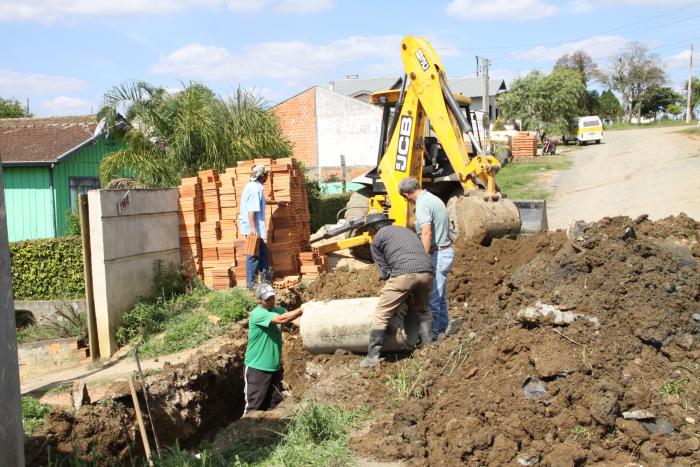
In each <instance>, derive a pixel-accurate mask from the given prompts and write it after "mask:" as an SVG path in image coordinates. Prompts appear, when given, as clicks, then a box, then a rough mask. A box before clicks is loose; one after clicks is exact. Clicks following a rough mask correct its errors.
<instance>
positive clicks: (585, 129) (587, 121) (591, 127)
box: [561, 115, 603, 144]
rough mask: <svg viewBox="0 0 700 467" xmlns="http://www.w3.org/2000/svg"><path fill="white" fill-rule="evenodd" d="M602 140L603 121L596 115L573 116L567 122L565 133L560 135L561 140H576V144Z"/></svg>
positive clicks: (563, 141)
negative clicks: (567, 126)
mask: <svg viewBox="0 0 700 467" xmlns="http://www.w3.org/2000/svg"><path fill="white" fill-rule="evenodd" d="M602 140H603V122H601V121H600V118H598V116H597V115H589V116H587V117H578V118H574V119H572V120H571V121H570V122H569V128H568V129H567V131H566V134H564V135H562V137H561V142H562V143H564V144H566V143H568V142H569V141H576V143H577V144H586V143H588V142H591V141H595V143H596V144H600V142H601V141H602Z"/></svg>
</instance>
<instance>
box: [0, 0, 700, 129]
mask: <svg viewBox="0 0 700 467" xmlns="http://www.w3.org/2000/svg"><path fill="white" fill-rule="evenodd" d="M0 31H2V41H0V97H4V98H10V97H11V98H16V99H19V100H20V101H22V102H23V103H25V102H26V101H27V100H28V101H29V107H30V110H31V111H32V112H33V113H34V115H36V116H52V115H83V114H88V113H91V112H96V111H97V110H98V109H99V107H100V104H101V102H102V96H103V94H104V93H105V92H106V91H108V90H109V89H110V88H112V87H113V86H116V85H119V84H121V83H124V82H127V81H130V80H143V81H147V82H149V83H151V84H155V85H161V86H164V87H167V88H169V89H181V88H182V87H183V86H184V85H186V84H187V83H189V82H191V81H196V82H202V83H204V84H206V85H207V86H209V87H211V88H212V89H214V90H215V91H216V92H218V93H220V94H221V95H227V94H230V93H233V92H234V91H235V90H236V89H237V88H238V87H239V86H240V87H242V88H245V89H252V90H253V91H254V92H255V93H257V94H258V95H260V96H262V97H264V98H265V99H266V100H267V102H268V103H269V104H270V105H274V104H275V103H278V102H281V101H283V100H285V99H287V98H289V97H292V96H293V95H295V94H297V93H299V92H301V91H303V90H304V89H307V88H309V87H311V86H324V87H326V86H328V83H329V82H330V81H332V80H337V79H343V78H345V77H346V76H347V75H359V77H361V78H370V77H382V76H399V75H401V74H402V73H403V70H402V67H401V61H400V52H399V47H400V43H401V38H403V37H404V36H406V35H409V34H412V35H418V36H424V37H426V38H427V39H428V40H429V41H430V42H431V44H432V45H433V47H434V48H435V49H436V51H437V52H438V54H439V55H440V57H441V59H442V62H443V64H444V66H445V68H446V72H447V75H448V78H449V77H450V76H453V77H457V76H473V75H474V73H475V68H476V65H475V63H476V60H475V56H476V55H479V56H482V57H486V58H489V59H490V60H491V69H490V75H491V77H492V78H503V79H505V80H506V83H507V84H508V83H510V82H511V81H512V80H513V79H514V78H515V77H517V76H520V75H524V74H526V73H527V72H528V71H530V70H534V69H538V70H541V71H546V72H548V71H550V70H551V68H552V65H553V64H554V62H555V61H556V59H557V58H558V57H559V56H561V55H562V54H564V53H571V52H573V51H575V50H584V51H585V52H587V53H588V54H590V55H591V56H592V57H593V59H594V60H595V61H596V62H597V63H598V65H599V66H600V67H601V68H602V69H605V68H606V66H607V64H608V63H609V57H610V56H612V55H614V54H615V53H617V52H619V51H620V50H622V49H623V48H624V47H625V44H627V43H628V42H630V41H639V42H641V43H643V44H644V45H646V46H647V47H648V48H649V49H650V52H651V53H654V54H656V55H658V57H659V59H660V60H661V61H662V63H663V64H664V66H665V69H666V72H667V76H668V84H669V85H670V86H672V87H674V88H676V89H679V88H680V87H681V85H682V83H683V82H684V81H685V80H687V77H688V62H689V58H690V51H689V45H690V44H691V43H692V42H695V45H696V52H695V54H694V57H693V58H694V63H695V70H696V71H695V73H694V75H695V76H700V63H698V62H700V60H699V59H700V53H698V52H697V49H699V48H700V0H695V1H687V0H665V1H663V2H661V1H654V0H565V1H554V0H480V1H477V0H422V1H413V0H402V1H393V0H392V1H386V0H373V1H370V0H43V1H42V0H0Z"/></svg>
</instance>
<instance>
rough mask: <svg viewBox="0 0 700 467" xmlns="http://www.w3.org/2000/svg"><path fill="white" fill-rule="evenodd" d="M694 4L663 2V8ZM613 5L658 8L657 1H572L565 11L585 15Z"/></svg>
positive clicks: (673, 0) (682, 0) (684, 0)
mask: <svg viewBox="0 0 700 467" xmlns="http://www.w3.org/2000/svg"><path fill="white" fill-rule="evenodd" d="M690 3H694V0H665V1H664V2H663V4H664V6H666V5H668V6H672V5H684V4H690ZM614 5H637V6H659V1H658V0H573V1H572V2H570V4H569V7H568V8H567V11H572V12H574V13H587V12H589V11H593V10H595V9H597V8H601V7H610V6H614Z"/></svg>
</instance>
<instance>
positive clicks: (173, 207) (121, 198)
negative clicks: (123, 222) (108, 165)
mask: <svg viewBox="0 0 700 467" xmlns="http://www.w3.org/2000/svg"><path fill="white" fill-rule="evenodd" d="M177 199H178V191H177V188H162V189H148V190H92V191H89V192H88V204H89V205H90V208H91V209H99V211H100V213H101V217H117V216H120V217H122V216H134V215H140V214H154V213H161V212H177V209H178V207H177ZM93 200H94V203H93Z"/></svg>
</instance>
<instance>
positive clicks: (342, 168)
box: [340, 154, 347, 193]
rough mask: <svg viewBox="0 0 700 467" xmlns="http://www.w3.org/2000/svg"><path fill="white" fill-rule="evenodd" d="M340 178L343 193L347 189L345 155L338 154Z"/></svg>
mask: <svg viewBox="0 0 700 467" xmlns="http://www.w3.org/2000/svg"><path fill="white" fill-rule="evenodd" d="M340 179H341V183H342V184H343V193H345V192H346V191H347V187H346V185H345V156H344V155H342V154H341V155H340Z"/></svg>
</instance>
